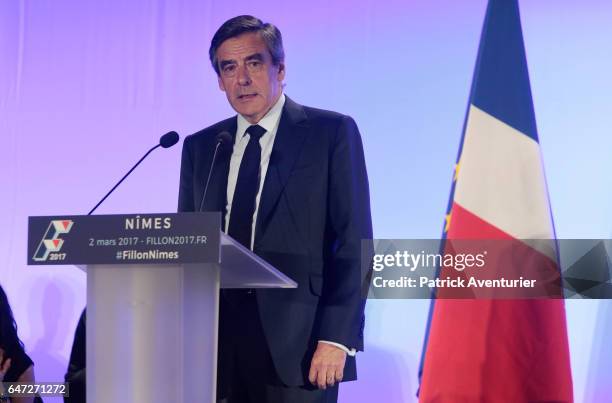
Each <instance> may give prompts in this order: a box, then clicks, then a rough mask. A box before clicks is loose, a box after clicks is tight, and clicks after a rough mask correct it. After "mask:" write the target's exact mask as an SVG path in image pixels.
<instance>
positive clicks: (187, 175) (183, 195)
mask: <svg viewBox="0 0 612 403" xmlns="http://www.w3.org/2000/svg"><path fill="white" fill-rule="evenodd" d="M190 144H191V136H187V137H186V138H185V140H184V141H183V153H182V157H181V178H180V182H179V200H178V211H179V212H183V211H195V206H194V202H193V160H192V156H191V151H190Z"/></svg>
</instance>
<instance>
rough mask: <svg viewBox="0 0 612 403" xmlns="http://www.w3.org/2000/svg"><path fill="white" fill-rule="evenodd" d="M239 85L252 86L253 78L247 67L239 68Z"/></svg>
mask: <svg viewBox="0 0 612 403" xmlns="http://www.w3.org/2000/svg"><path fill="white" fill-rule="evenodd" d="M238 84H240V85H249V84H251V76H250V75H249V71H248V69H247V68H246V66H238Z"/></svg>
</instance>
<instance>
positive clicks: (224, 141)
mask: <svg viewBox="0 0 612 403" xmlns="http://www.w3.org/2000/svg"><path fill="white" fill-rule="evenodd" d="M231 142H232V135H231V134H230V133H229V132H228V131H222V132H221V133H219V134H217V143H220V145H221V147H225V146H226V145H228V144H231Z"/></svg>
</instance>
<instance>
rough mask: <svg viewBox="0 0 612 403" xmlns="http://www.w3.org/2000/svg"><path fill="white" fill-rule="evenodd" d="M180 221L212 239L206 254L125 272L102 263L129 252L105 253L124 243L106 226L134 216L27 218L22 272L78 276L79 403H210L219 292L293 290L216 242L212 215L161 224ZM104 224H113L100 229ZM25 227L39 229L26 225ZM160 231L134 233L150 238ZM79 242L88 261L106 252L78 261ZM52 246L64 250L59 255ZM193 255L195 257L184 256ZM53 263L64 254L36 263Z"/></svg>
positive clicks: (245, 254)
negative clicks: (82, 293)
mask: <svg viewBox="0 0 612 403" xmlns="http://www.w3.org/2000/svg"><path fill="white" fill-rule="evenodd" d="M186 215H190V219H193V217H197V218H202V217H205V219H204V220H203V221H202V222H200V223H199V224H198V230H197V232H196V233H197V234H214V235H215V236H209V237H208V241H207V243H206V245H205V248H207V250H208V251H212V253H204V254H203V256H204V257H203V258H202V257H200V258H197V257H196V258H194V257H193V256H191V257H190V260H192V261H191V262H183V263H176V264H160V263H158V262H157V263H155V264H151V263H148V262H144V263H143V262H139V263H136V264H133V263H127V262H125V261H124V260H120V261H118V262H119V264H117V263H115V262H113V261H112V260H109V259H110V258H109V256H111V257H112V258H113V259H115V256H116V259H119V257H120V252H121V253H124V254H125V256H131V255H130V253H132V252H133V251H131V250H128V251H127V252H128V253H125V252H124V251H121V250H119V251H117V250H116V248H115V249H113V248H114V247H115V246H116V245H110V246H111V248H110V249H109V248H107V246H109V245H108V244H109V243H112V242H110V241H112V240H115V241H117V240H119V239H128V238H127V237H124V238H122V237H121V235H123V234H121V233H119V235H118V236H117V235H116V234H117V233H118V232H115V233H114V234H113V231H119V229H117V228H114V227H116V225H113V224H112V222H115V221H117V222H123V221H124V217H132V218H133V217H134V216H71V217H31V218H30V231H29V233H30V237H29V238H30V241H29V252H28V253H29V256H30V257H38V259H34V260H30V264H65V263H66V262H74V263H75V264H76V265H77V266H79V267H80V268H84V269H85V270H86V272H87V370H86V372H87V402H88V403H107V402H115V403H117V402H119V403H123V402H125V403H128V402H129V403H151V402H172V403H183V402H184V403H194V402H214V401H215V394H216V375H217V374H216V372H217V340H218V319H219V316H218V315H219V294H220V289H222V288H295V287H297V284H296V283H295V282H294V281H293V280H291V279H290V278H288V277H287V276H285V275H284V274H283V273H281V272H279V271H278V270H276V269H275V268H274V267H272V266H271V265H269V264H268V263H266V262H265V261H264V260H263V259H261V258H259V257H258V256H257V255H255V254H254V253H253V252H251V251H250V250H249V249H247V248H245V247H243V246H242V245H241V244H239V243H238V242H237V241H235V240H234V239H232V238H231V237H229V236H228V235H226V234H224V233H222V232H221V231H220V230H219V228H220V213H215V214H213V213H180V214H167V215H163V217H174V218H175V219H177V221H179V220H178V218H180V219H182V221H185V216H186ZM146 216H147V215H139V216H136V217H138V219H142V218H143V217H145V218H146ZM157 216H160V215H157ZM104 217H112V219H111V218H109V219H108V220H107V221H104V225H102V222H103V221H102V220H103V218H104ZM163 217H162V218H163ZM33 219H34V220H36V219H38V220H39V221H41V223H40V224H37V225H34V224H36V222H33ZM127 219H130V218H125V220H127ZM97 222H99V223H97ZM46 223H50V224H49V226H48V228H47V230H46V232H44V231H43V237H42V241H40V239H41V237H40V236H39V235H38V234H39V233H40V232H41V230H40V228H43V227H44V225H46ZM68 223H69V224H68ZM202 225H203V226H202ZM53 226H55V227H57V230H53V228H52V227H53ZM73 226H74V227H75V230H74V231H72V227H73ZM126 226H127V224H126ZM76 227H79V230H78V231H77V230H76V229H77V228H76ZM101 227H104V230H103V231H102V230H100V229H99V228H101ZM62 228H63V229H62ZM109 228H110V229H109ZM66 229H67V230H66ZM161 230H162V229H159V230H158V229H151V228H146V229H144V230H143V231H145V232H146V234H150V233H156V231H157V233H159V232H160V231H161ZM96 231H97V232H98V233H97V234H93V233H96ZM100 231H102V233H103V234H102V235H100ZM173 231H174V232H176V229H173ZM146 234H145V235H146ZM193 236H194V235H191V237H193ZM113 237H114V238H113ZM141 237H142V234H140V235H139V236H134V237H132V238H133V239H135V241H130V242H131V243H132V244H131V246H129V247H132V248H137V247H138V244H139V243H140V244H144V241H145V240H147V242H149V238H150V237H149V236H145V238H141ZM167 239H179V238H171V237H168V238H167ZM181 239H182V238H181ZM194 239H195V238H194ZM37 240H38V241H40V243H38V247H37ZM58 240H59V241H60V242H58ZM100 240H102V241H104V242H102V243H100ZM84 242H89V247H90V249H89V251H90V252H91V251H95V250H96V249H95V246H96V245H98V244H100V245H103V244H105V245H103V246H100V247H103V248H106V249H102V252H103V253H102V252H100V253H98V255H96V253H97V252H96V253H93V252H92V253H90V254H89V255H88V254H87V253H84V252H83V248H86V247H87V246H86V243H84ZM125 242H127V241H125ZM58 244H59V247H60V248H62V247H63V249H62V250H61V251H60V250H59V249H58ZM62 244H64V245H62ZM40 245H43V246H42V248H44V247H45V245H47V246H46V247H47V248H50V249H51V252H48V251H47V255H49V256H45V255H44V253H42V252H40V249H41V246H40ZM166 246H167V245H166ZM92 247H93V249H91V248H92ZM192 247H194V248H195V246H188V247H186V248H187V249H189V248H192ZM199 247H200V248H203V247H204V246H199ZM37 248H38V249H37ZM53 248H55V249H53ZM141 248H142V247H141ZM183 249H185V246H184V245H183ZM54 250H55V251H54ZM86 251H87V249H86ZM58 254H59V255H64V257H63V259H62V260H61V261H58V260H41V259H42V257H43V256H44V257H45V259H49V258H50V259H58V258H54V257H53V256H56V255H58ZM102 255H104V256H102ZM107 255H108V256H107ZM177 256H178V255H177ZM193 260H198V261H197V262H193ZM88 261H91V262H93V263H92V264H89V263H88ZM100 262H103V263H100ZM110 263H112V264H110Z"/></svg>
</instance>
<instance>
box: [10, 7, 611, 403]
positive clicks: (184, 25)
mask: <svg viewBox="0 0 612 403" xmlns="http://www.w3.org/2000/svg"><path fill="white" fill-rule="evenodd" d="M485 7H486V2H485V1H484V0H471V1H455V0H434V1H425V0H422V1H407V0H398V1H380V0H377V1H373V0H351V1H328V0H325V1H323V0H312V1H308V2H301V3H298V2H289V1H286V0H282V1H281V0H274V1H267V2H255V1H216V0H215V1H212V0H208V1H198V0H166V1H164V0H138V1H125V0H116V1H103V2H101V1H94V0H87V1H83V0H21V1H17V0H3V1H2V2H0V136H1V142H0V145H1V147H2V152H1V157H0V189H1V190H0V191H1V197H0V222H2V224H3V225H2V231H0V283H1V284H2V286H3V287H4V288H5V289H6V291H7V293H8V296H9V298H10V301H11V303H12V306H13V309H14V313H15V316H16V319H17V322H18V324H19V333H20V335H21V337H22V339H23V341H24V342H25V344H26V347H27V350H28V352H29V353H30V355H31V356H32V358H33V359H34V361H35V362H36V375H37V379H38V380H39V381H57V380H60V379H63V374H64V372H65V369H66V363H67V358H68V355H69V351H70V347H71V344H72V337H73V331H74V328H75V326H76V321H77V319H78V316H79V314H80V312H81V310H82V309H83V307H84V304H85V275H84V274H83V273H82V272H80V271H79V270H78V269H75V268H70V267H53V268H40V267H27V266H26V265H25V261H26V225H27V217H28V216H29V215H52V214H79V213H82V214H84V213H86V212H87V211H89V209H90V208H91V207H92V206H93V205H94V204H95V203H96V202H97V201H98V199H99V198H101V197H102V196H103V195H104V193H105V192H106V191H107V190H108V189H109V188H110V187H111V186H112V185H113V183H114V182H115V181H116V180H118V179H119V178H120V177H121V176H122V175H123V173H124V172H125V171H126V170H127V169H128V168H129V167H130V166H131V165H132V164H133V163H134V162H135V161H136V160H137V159H138V158H140V156H141V155H142V154H143V153H144V151H146V149H148V148H149V147H150V146H151V145H153V144H154V143H155V142H156V141H157V139H158V137H159V135H160V134H163V133H165V132H166V131H168V130H177V131H178V132H179V133H181V135H183V136H185V135H187V134H189V133H193V132H195V131H197V130H199V129H201V128H203V127H206V126H208V125H210V124H212V123H214V122H216V121H218V120H220V119H223V118H225V117H227V116H229V115H230V114H232V110H231V109H230V107H229V106H228V105H227V101H226V100H225V96H224V94H223V93H221V92H220V91H219V89H218V87H217V80H216V77H215V75H214V73H213V71H212V69H211V67H210V64H209V62H208V56H207V51H208V46H209V41H210V38H211V36H212V34H213V33H214V31H215V30H216V28H217V27H218V26H219V25H220V24H221V23H222V22H223V21H225V20H226V19H228V18H230V17H233V16H235V15H238V14H245V13H252V14H254V15H256V16H259V17H260V18H262V19H263V20H265V21H271V22H274V23H276V24H277V25H278V26H279V27H280V29H281V31H282V33H283V36H284V40H285V50H286V55H287V58H286V64H287V77H286V84H287V85H286V93H287V94H288V95H289V96H291V97H292V98H293V99H295V100H296V101H298V102H300V103H303V104H306V105H312V106H317V107H320V108H328V109H332V110H337V111H340V112H343V113H346V114H349V115H351V116H353V117H354V118H355V119H356V121H357V122H358V124H359V127H360V129H361V132H362V136H363V140H364V146H365V150H366V158H367V164H368V171H369V176H370V187H371V195H372V208H373V219H374V228H375V236H376V237H378V238H421V237H431V238H435V237H439V236H440V234H441V230H442V222H443V216H444V213H445V208H446V204H447V200H448V195H449V189H450V184H451V178H452V171H453V164H454V162H455V157H456V153H457V148H458V145H459V138H460V135H461V130H462V125H463V120H464V115H465V110H466V106H467V101H468V94H469V88H470V83H471V79H472V73H473V66H474V63H475V58H476V51H477V48H478V42H479V37H480V30H481V27H482V22H483V16H484V11H485ZM521 12H522V22H523V31H524V37H525V44H526V49H527V57H528V64H529V70H530V75H531V83H532V90H533V96H534V103H535V111H536V117H537V122H538V129H539V133H540V140H541V148H542V152H543V157H544V162H545V169H546V174H547V178H548V184H549V189H550V196H551V201H552V208H553V214H554V219H555V223H556V228H557V235H558V236H559V237H560V238H581V237H584V238H597V237H600V238H609V237H610V236H611V235H612V214H611V212H610V211H611V210H610V206H611V205H612V186H611V180H610V172H612V158H610V156H611V151H612V136H611V135H610V128H611V127H612V110H611V102H610V96H611V94H612V78H611V77H612V75H610V72H611V71H612V47H611V46H610V38H612V24H610V21H612V3H609V2H606V1H604V0H601V1H597V0H572V1H570V0H546V1H544V0H540V1H523V2H521ZM179 164H180V144H179V145H177V146H176V147H174V148H172V149H170V150H159V151H157V152H156V153H155V154H153V155H151V156H150V158H149V159H148V160H147V161H146V162H145V163H144V164H143V165H142V166H141V167H140V168H139V169H138V170H137V171H136V172H135V173H134V174H133V175H132V176H131V177H130V178H129V179H128V180H127V181H126V182H125V183H124V184H123V186H122V187H121V188H120V189H118V190H117V191H116V192H115V193H114V194H113V196H112V197H111V198H110V199H109V200H107V202H106V203H105V204H104V205H103V206H102V207H101V208H100V209H99V210H98V213H128V212H169V211H175V209H176V204H177V203H176V201H177V191H178V176H179ZM428 306H429V302H428V301H369V302H368V306H367V327H366V352H365V353H360V354H359V376H360V381H359V382H355V383H350V384H345V385H343V387H342V390H341V399H340V400H341V401H342V402H372V401H383V402H388V403H394V402H411V401H414V400H415V397H414V395H415V392H416V389H417V386H418V382H417V370H418V364H419V357H420V352H421V346H422V342H423V334H424V329H425V324H426V317H427V309H428ZM567 314H568V323H569V325H568V326H569V338H570V344H571V354H572V355H571V358H572V369H573V376H574V389H575V397H576V401H577V402H596V401H602V399H605V398H609V396H610V395H611V394H612V379H611V377H612V375H611V374H612V348H611V347H610V345H609V343H606V342H605V339H606V338H607V339H609V338H610V337H611V336H612V305H611V304H610V301H570V302H568V303H567ZM466 326H469V324H466ZM448 336H449V337H452V335H448ZM606 344H607V345H606ZM500 376H503V374H500ZM598 396H599V397H598ZM604 397H605V398H604Z"/></svg>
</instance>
